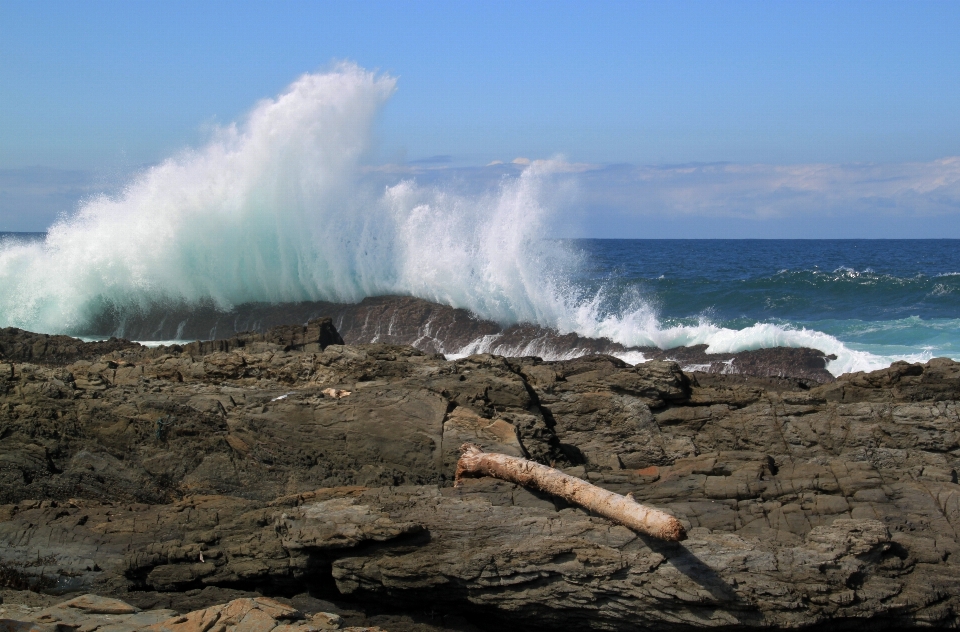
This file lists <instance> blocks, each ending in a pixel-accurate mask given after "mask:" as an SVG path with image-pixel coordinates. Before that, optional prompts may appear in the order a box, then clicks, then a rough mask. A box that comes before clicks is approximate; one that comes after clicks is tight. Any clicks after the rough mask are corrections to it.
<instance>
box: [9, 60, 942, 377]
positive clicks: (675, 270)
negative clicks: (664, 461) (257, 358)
mask: <svg viewBox="0 0 960 632" xmlns="http://www.w3.org/2000/svg"><path fill="white" fill-rule="evenodd" d="M395 89H396V81H395V79H393V78H392V77H389V76H386V75H378V74H376V73H372V72H369V71H366V70H364V69H362V68H360V67H358V66H356V65H352V64H349V63H345V64H341V65H339V66H337V67H335V68H334V69H332V70H330V71H329V72H322V73H315V74H307V75H304V76H303V77H301V78H300V79H298V80H297V81H295V82H294V83H293V84H291V85H290V86H289V87H288V88H287V89H286V90H285V91H284V92H283V93H282V94H280V95H278V96H277V97H275V98H272V99H266V100H264V101H262V102H260V103H259V104H257V105H256V106H255V107H254V108H253V109H252V110H251V111H250V112H249V114H248V115H247V116H246V117H245V118H243V119H242V120H240V121H239V122H237V123H234V124H231V125H227V126H223V127H221V128H218V129H217V130H216V132H215V133H213V134H212V136H211V138H210V140H209V142H208V143H207V144H206V145H203V146H201V147H199V148H195V149H188V150H184V151H182V152H180V153H178V154H176V155H174V156H172V157H170V158H169V159H167V160H165V161H164V162H162V163H160V164H158V165H155V166H152V167H149V168H146V169H144V170H143V171H142V172H141V173H139V174H138V175H137V176H135V177H134V178H133V179H131V181H130V182H129V183H128V184H127V185H126V187H124V188H123V189H122V190H121V191H119V192H118V193H116V194H114V195H109V196H108V195H101V196H98V197H93V198H90V199H87V200H85V201H84V202H83V203H82V204H81V205H80V207H79V208H78V209H77V210H76V212H74V213H72V214H71V213H67V214H65V215H64V217H63V218H62V219H61V220H60V221H59V222H57V223H56V224H54V225H53V226H51V227H50V228H49V230H48V231H47V232H46V233H45V235H43V236H42V238H39V239H38V238H36V237H33V238H29V239H27V238H23V239H20V238H14V237H10V236H7V237H4V238H3V239H2V240H0V326H8V327H18V328H21V329H25V330H29V331H36V332H43V333H49V334H68V335H74V336H84V337H88V338H97V337H110V336H116V337H124V338H128V339H139V340H144V341H164V340H166V341H187V340H190V339H203V340H210V339H214V338H218V337H226V336H229V335H231V333H233V332H241V331H244V330H250V329H253V330H262V328H263V327H269V326H270V325H271V324H281V323H284V324H286V323H293V322H300V323H303V322H306V320H307V319H308V318H309V317H311V316H313V315H330V314H329V313H325V312H324V310H326V311H327V312H329V309H336V310H337V313H339V314H342V315H343V319H341V320H338V322H337V325H338V327H340V328H341V330H342V331H343V334H344V336H346V338H347V339H348V340H353V341H357V342H360V341H365V342H370V341H373V340H381V339H382V340H388V339H391V338H390V337H391V336H393V334H392V333H391V331H395V330H404V331H409V330H414V329H416V330H417V333H418V338H417V339H412V340H410V339H407V338H406V337H405V336H401V338H403V340H402V342H404V343H405V344H414V345H415V346H418V347H419V348H422V349H424V350H430V351H442V352H443V353H447V354H451V355H453V356H459V355H465V354H470V353H474V352H479V351H490V352H496V353H500V354H505V355H518V356H519V355H538V356H541V357H544V358H549V359H561V358H569V357H573V356H574V355H577V354H581V353H585V352H596V351H603V352H605V353H613V354H615V355H618V356H619V357H621V358H623V359H624V360H626V361H628V362H631V363H635V362H638V361H641V360H644V359H652V358H658V357H664V355H663V354H662V353H661V352H662V351H664V350H671V349H678V350H677V351H675V352H673V353H672V354H668V355H670V357H675V358H676V359H678V360H680V361H681V362H684V363H685V364H684V365H685V366H688V367H694V366H695V365H698V364H700V365H711V366H712V365H716V369H717V370H720V368H722V367H720V365H719V364H717V362H721V363H726V365H729V363H730V360H731V358H732V357H733V355H732V354H737V353H741V352H754V351H758V350H762V349H773V348H781V347H785V348H796V349H812V350H816V352H819V353H820V354H821V356H822V357H825V358H828V360H827V363H826V368H827V371H828V372H829V373H830V374H831V375H833V376H838V375H841V374H843V373H846V372H851V371H859V370H872V369H878V368H882V367H885V366H888V365H890V364H891V363H892V362H894V361H897V360H908V361H925V360H928V359H930V358H932V357H934V356H947V357H957V358H960V339H958V338H957V335H956V334H955V332H956V331H958V330H960V328H958V327H957V326H956V322H955V319H953V317H952V314H956V313H957V305H956V301H958V300H960V285H958V284H960V276H957V275H956V274H955V272H956V270H960V261H956V260H955V259H956V257H957V255H956V253H955V252H953V250H956V249H953V250H951V248H949V247H947V248H943V247H938V246H936V244H933V245H924V246H923V248H922V250H921V251H920V252H919V254H918V255H917V256H914V254H915V253H914V252H913V251H910V253H909V256H902V257H900V259H897V256H896V250H897V249H901V250H902V249H903V248H905V246H903V245H902V244H899V245H897V248H894V249H893V251H892V252H893V254H891V253H890V252H887V251H882V252H881V251H878V252H877V256H876V257H872V255H871V256H867V257H866V258H865V259H864V258H863V257H860V258H858V257H859V255H858V254H857V253H858V252H860V251H862V250H863V249H862V248H861V247H860V246H857V245H856V244H840V245H820V246H817V245H816V244H814V245H810V244H805V245H802V246H796V245H790V244H775V245H773V246H770V247H765V246H757V245H756V244H754V245H752V246H751V245H750V244H749V243H746V242H745V243H744V244H739V245H728V244H719V245H717V246H716V247H714V246H710V245H704V244H701V245H699V246H698V245H696V244H689V243H678V244H676V245H670V244H666V245H664V244H660V245H659V246H657V245H655V244H649V243H646V244H639V245H638V244H630V243H624V244H621V243H618V242H615V241H611V242H603V243H600V242H591V241H589V240H557V239H549V237H550V234H551V231H552V230H553V228H555V227H556V226H557V225H559V224H562V223H564V222H565V219H564V218H565V216H564V213H565V212H566V211H567V210H569V206H570V205H571V204H574V203H575V200H576V170H577V169H578V168H579V167H577V166H576V165H571V164H569V163H567V162H565V161H564V160H562V159H559V158H558V159H552V160H535V161H533V162H532V163H531V164H529V165H525V166H509V167H503V168H502V171H497V172H496V177H489V176H484V178H485V180H484V181H485V182H492V184H491V185H490V186H488V187H486V188H483V187H480V188H481V189H482V190H480V191H479V192H478V190H477V187H458V186H457V184H456V183H457V177H451V178H449V179H448V180H443V179H442V178H440V179H439V180H438V179H437V178H436V177H434V178H433V179H432V180H431V179H429V178H421V179H420V181H418V177H419V176H418V174H417V173H416V172H415V170H410V169H409V168H405V167H404V166H403V165H386V166H384V165H370V164H368V163H367V162H366V160H367V156H368V154H369V149H370V146H371V136H372V133H373V129H374V126H375V121H376V118H377V115H378V113H379V112H380V111H381V109H382V108H383V107H384V106H385V105H386V103H387V101H388V100H389V98H390V96H391V95H392V94H393V92H394V91H395ZM491 169H501V167H491ZM463 178H467V176H466V175H465V176H463ZM66 210H67V209H65V211H66ZM811 243H812V242H811ZM758 248H759V250H758ZM763 248H766V250H764V249H763ZM798 248H799V249H798ZM858 248H859V250H858ZM938 248H939V249H938ZM888 250H889V249H888ZM923 251H929V252H928V253H927V255H929V256H927V255H924V252H923ZM951 253H953V254H951ZM781 259H783V263H782V265H784V266H785V267H784V269H783V270H780V269H779V268H777V269H776V270H768V269H766V268H765V267H764V265H761V263H762V262H767V263H766V264H765V265H767V266H769V265H770V262H772V261H774V260H776V265H777V266H779V265H781ZM861 259H863V261H861ZM874 259H877V261H874ZM901 259H902V261H901ZM920 259H923V260H924V263H923V264H922V265H920V267H919V268H917V267H916V264H915V263H910V262H916V261H918V260H920ZM644 262H646V263H644ZM758 262H760V263H758ZM938 262H939V263H938ZM821 263H822V264H823V265H824V266H827V267H826V268H822V267H820V264H821ZM849 264H855V265H856V266H859V267H858V268H850V267H845V266H848V265H849ZM885 264H890V265H891V266H893V268H895V269H893V268H892V271H891V272H889V273H888V272H885V271H882V270H881V271H879V272H875V271H874V268H872V267H870V266H874V267H876V268H877V269H878V270H879V269H880V267H882V265H885ZM751 266H752V267H751ZM911 266H913V267H911ZM944 266H945V267H944ZM951 275H952V276H951ZM389 297H406V298H408V299H419V300H421V301H426V302H428V303H429V304H432V305H433V306H431V307H429V308H418V309H419V310H420V311H423V310H424V309H428V310H432V313H434V314H435V315H436V316H437V319H436V320H435V321H433V322H428V321H423V320H421V319H419V318H418V317H417V315H416V314H414V313H412V312H411V310H410V309H408V308H407V307H406V304H402V305H401V307H398V308H396V309H393V308H389V307H387V308H384V309H385V310H386V311H392V313H393V314H394V315H396V316H397V318H396V319H394V320H392V321H390V322H385V321H382V320H378V321H377V326H378V327H381V331H380V332H378V333H375V334H372V335H370V336H368V337H363V336H360V335H358V336H357V337H351V336H352V335H353V334H352V332H351V326H350V325H349V323H348V321H349V320H350V319H351V318H352V317H353V316H351V314H353V315H354V316H355V315H358V314H360V313H362V312H364V311H367V312H369V311H370V310H371V305H372V304H374V303H378V304H379V303H385V304H388V303H390V301H391V300H398V301H401V302H402V300H403V299H392V298H389ZM371 301H372V302H373V303H371ZM311 305H314V306H316V305H321V306H323V309H319V308H315V307H310V306H311ZM329 305H336V306H337V307H335V308H329V309H328V306H329ZM350 306H353V307H350ZM891 306H893V307H891ZM444 308H447V309H448V311H451V312H456V313H457V314H459V315H458V316H457V317H456V318H457V319H458V324H457V326H456V327H447V326H446V325H445V324H444V322H445V321H447V320H449V318H448V316H446V315H444V314H441V312H442V310H443V309H444ZM894 308H895V309H894ZM459 310H466V312H469V314H470V318H473V319H475V320H476V324H475V325H473V327H472V328H473V330H474V331H473V333H476V334H477V335H476V336H473V337H468V335H467V334H468V333H470V332H469V331H468V330H469V329H470V325H469V323H467V322H466V317H465V316H462V315H463V314H465V313H466V312H462V311H459ZM413 311H417V310H413ZM261 313H269V314H271V316H270V318H266V317H265V319H264V321H263V322H262V323H261V322H260V321H258V320H257V318H258V315H259V314H261ZM408 316H409V317H410V318H411V319H412V320H409V321H406V320H404V318H406V317H408ZM384 327H385V328H386V330H385V331H383V328H384ZM445 327H446V331H445V333H440V334H438V333H437V332H438V331H440V330H441V329H444V328H445ZM361 329H363V327H361ZM366 329H367V330H369V327H367V328H366ZM378 336H380V338H378ZM686 348H692V349H694V350H695V351H694V352H692V354H693V355H691V356H690V358H688V359H683V358H682V357H681V356H684V357H686V355H687V354H688V352H687V351H685V350H684V349H686ZM696 350H700V351H704V352H706V353H708V354H726V355H725V357H723V358H720V356H718V355H711V356H709V357H707V356H704V355H703V354H699V355H698V353H699V351H696ZM693 356H696V358H694V357H693ZM730 370H733V368H731V369H730Z"/></svg>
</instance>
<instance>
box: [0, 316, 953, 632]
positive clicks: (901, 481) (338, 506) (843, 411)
mask: <svg viewBox="0 0 960 632" xmlns="http://www.w3.org/2000/svg"><path fill="white" fill-rule="evenodd" d="M367 307H370V306H369V305H368V306H367ZM414 307H416V306H415V305H414ZM420 307H422V305H421V306H420ZM411 309H413V307H411ZM435 316H436V315H434V316H433V320H432V321H431V322H434V323H436V322H437V321H436V319H435ZM351 322H353V324H350V323H351ZM357 322H359V321H348V320H347V319H346V318H345V317H344V318H343V319H342V320H341V321H340V324H341V325H343V324H344V323H346V326H345V327H344V328H343V329H340V330H339V331H338V329H339V328H338V327H336V325H337V324H338V323H337V321H336V320H331V319H329V318H328V319H320V320H314V321H311V322H310V323H309V324H308V325H306V326H292V327H290V326H287V327H279V328H275V329H264V328H262V327H261V328H260V330H259V331H258V332H256V333H250V334H243V335H231V336H230V337H229V338H227V339H222V340H215V341H211V342H198V343H192V344H190V345H185V346H173V347H160V348H146V347H143V346H140V345H137V344H136V343H130V342H127V341H124V340H119V339H113V340H109V341H105V342H100V343H83V342H80V341H78V340H75V339H71V338H67V337H59V336H42V335H38V334H30V333H28V332H22V331H19V330H12V329H7V330H3V331H0V354H2V358H0V587H2V588H3V592H2V593H0V594H2V596H3V598H4V602H5V603H4V604H2V605H0V608H2V609H3V610H2V612H0V619H5V620H0V630H6V629H11V630H28V629H36V630H43V629H83V630H85V631H92V630H103V631H106V630H118V631H119V630H135V629H155V630H159V629H161V627H156V626H161V624H162V625H164V626H166V627H163V628H162V629H171V630H173V629H177V630H184V631H186V630H192V629H197V630H200V629H203V630H206V629H237V630H241V629H244V627H243V626H244V625H246V624H244V623H243V620H244V619H243V618H244V617H246V616H250V617H251V619H250V625H251V626H252V625H253V622H254V620H255V619H256V620H258V621H259V622H260V623H259V624H258V625H261V626H262V627H257V628H256V629H264V630H269V629H278V630H279V629H284V627H288V626H299V628H300V629H308V628H309V626H314V628H315V629H330V628H321V627H318V626H320V624H321V623H320V622H321V619H323V621H327V619H324V617H322V616H320V613H327V614H329V616H330V617H331V619H330V621H333V620H334V619H333V618H332V617H334V616H336V617H339V618H340V620H341V622H340V623H338V624H337V625H340V626H342V627H347V626H359V627H372V626H380V627H382V628H383V629H385V630H387V631H388V632H400V631H402V630H423V631H427V630H438V631H439V630H501V629H525V630H527V629H533V630H537V629H595V630H642V629H657V630H690V629H706V628H711V629H726V630H730V629H737V630H744V629H769V628H776V629H781V628H782V629H795V628H806V627H810V626H814V627H816V628H818V629H858V628H859V627H864V628H866V627H869V628H871V629H882V628H890V629H893V628H902V627H926V628H930V627H935V628H948V627H956V626H958V625H960V616H958V612H960V609H958V608H960V593H958V592H957V590H956V586H957V585H960V566H958V565H957V561H956V551H957V549H958V546H960V535H958V532H957V529H956V526H957V524H958V521H960V485H958V484H957V468H958V458H960V416H958V406H957V400H958V399H960V364H958V363H955V362H953V361H950V360H945V359H935V360H931V361H930V362H928V363H926V364H923V365H921V364H906V363H897V364H894V365H893V366H891V367H890V368H888V369H885V370H882V371H876V372H873V373H869V374H863V373H857V374H851V375H843V376H841V377H840V378H838V379H836V380H834V379H833V376H830V379H829V380H828V379H826V378H823V379H822V380H821V379H816V377H815V376H816V375H818V374H817V373H816V372H815V369H816V366H815V365H816V362H815V361H816V360H817V358H819V360H818V361H819V362H820V363H821V365H820V369H821V370H822V369H823V357H822V354H821V355H820V356H815V354H808V355H807V356H796V355H792V356H791V355H790V354H796V351H797V350H771V353H770V354H769V355H770V356H771V357H774V358H777V357H780V358H781V359H780V360H777V362H787V363H786V364H784V365H783V366H782V367H781V369H782V370H776V371H772V370H770V366H771V364H770V362H772V361H771V360H769V359H768V360H767V364H764V363H763V362H761V361H759V360H758V362H757V363H756V365H755V370H753V371H752V374H751V370H750V369H749V367H750V364H749V363H748V362H741V367H742V368H741V370H740V371H739V372H738V373H736V374H724V373H723V372H721V371H713V370H710V367H711V366H712V363H709V364H707V366H705V367H703V368H706V369H708V371H703V372H697V371H693V372H685V371H683V370H682V369H681V365H680V364H678V363H676V362H671V361H663V360H654V361H651V362H647V363H644V364H640V365H637V366H630V365H628V364H626V363H624V362H622V361H621V360H618V359H617V358H615V357H612V356H610V355H605V354H603V353H596V354H594V355H587V356H584V357H579V358H575V359H569V360H561V361H554V362H546V361H542V360H540V359H539V358H536V357H529V356H528V357H512V358H507V357H501V356H497V355H490V354H479V355H472V356H469V357H465V358H462V359H460V360H456V361H448V360H446V359H445V358H444V357H443V356H442V355H439V354H437V353H431V352H429V350H428V351H427V352H425V351H423V350H421V349H417V348H414V347H412V346H409V342H408V343H405V344H395V343H396V342H397V340H396V339H399V338H403V337H404V336H409V335H413V334H412V333H409V332H408V333H403V332H400V333H397V332H396V331H394V333H391V334H390V336H393V337H394V338H391V339H390V340H388V341H387V342H389V343H390V344H386V343H383V342H381V343H377V344H347V345H344V344H342V343H343V342H344V341H346V342H347V343H351V342H352V339H351V336H356V337H359V334H357V333H356V332H357V331H360V329H358V325H357ZM366 322H368V323H369V322H370V321H366ZM381 329H382V328H381ZM411 331H412V332H414V333H415V332H416V331H419V330H418V329H416V328H413V329H411ZM368 333H369V332H368ZM348 334H349V335H348ZM401 334H402V335H401ZM498 335H504V332H502V331H501V332H500V333H499V334H498ZM381 337H383V336H382V332H381ZM576 344H585V343H581V342H576ZM597 344H599V343H597ZM421 346H423V343H422V342H421ZM599 350H602V349H598V350H595V351H599ZM607 351H608V352H609V349H608V350H607ZM801 351H802V350H801ZM691 353H696V350H694V351H693V352H691ZM778 354H779V355H778ZM788 356H789V360H788V361H784V360H783V359H782V358H786V357H788ZM798 357H801V358H805V359H804V362H807V361H809V362H810V363H812V368H811V369H810V370H811V371H814V373H812V374H804V373H803V371H802V370H799V369H798V370H796V371H791V370H790V368H789V362H790V361H793V362H796V360H797V358H798ZM700 364H704V363H700ZM797 366H800V365H797ZM800 368H801V369H802V368H803V367H802V366H800ZM808 368H809V367H808ZM823 372H824V373H826V371H825V370H824V371H823ZM827 375H829V374H827ZM329 389H335V390H334V391H329ZM341 391H342V392H348V393H349V394H347V395H345V396H341V394H340V392H341ZM331 393H334V394H335V395H333V394H331ZM465 441H470V442H473V443H477V444H479V445H481V446H482V447H483V448H484V449H485V450H488V451H494V452H501V453H504V454H510V455H515V456H526V457H528V458H531V459H534V460H536V461H539V462H541V463H544V464H548V465H552V466H554V467H557V468H559V469H561V470H563V471H564V472H566V473H568V474H570V475H573V476H577V477H580V478H583V479H585V480H588V481H590V482H592V483H594V484H596V485H599V486H601V487H604V488H606V489H609V490H611V491H615V492H618V493H622V494H626V493H632V494H633V495H634V496H635V497H636V498H637V500H638V501H641V502H644V503H646V504H649V505H653V506H655V507H658V508H660V509H663V510H665V511H667V512H669V513H671V514H673V515H674V516H676V517H677V518H679V519H680V520H681V522H683V524H684V527H685V528H686V530H687V532H688V533H689V536H690V537H689V539H688V540H686V541H684V542H682V543H663V542H658V541H655V540H651V539H649V538H646V537H645V536H640V535H638V534H636V533H634V532H632V531H630V530H628V529H626V528H625V527H622V526H617V525H614V524H612V523H610V522H609V521H607V520H605V519H602V518H599V517H596V516H592V515H590V514H588V513H587V512H585V511H583V510H581V509H579V508H576V507H571V506H567V505H566V504H565V503H563V502H562V501H558V500H557V499H555V498H550V497H546V496H544V495H542V494H539V493H536V492H532V491H529V490H526V489H523V488H519V487H517V486H514V485H511V484H507V483H504V482H502V481H497V480H494V479H476V480H468V481H465V484H464V485H463V486H462V487H460V488H454V487H453V486H452V482H453V473H454V467H455V463H456V459H457V456H458V453H457V449H458V447H459V446H460V445H461V444H462V443H463V442H465ZM83 595H87V596H83ZM76 599H81V602H77V603H81V604H87V605H86V606H82V607H81V606H76V605H63V604H64V602H66V603H67V604H69V603H70V600H76ZM111 599H115V600H119V601H118V602H113V601H97V600H111ZM83 600H86V601H83ZM238 600H239V601H238ZM257 600H260V601H257ZM120 602H122V604H123V605H118V604H119V603H120ZM97 603H100V604H103V603H105V604H107V605H105V606H104V605H101V606H98V605H96V604H97ZM58 604H60V605H58ZM90 604H94V605H90ZM225 604H226V605H225ZM57 608H59V610H56V609H57ZM84 608H86V609H87V610H89V612H88V613H87V614H88V615H89V617H88V618H87V619H84V620H83V621H80V619H79V618H77V617H74V618H73V619H69V620H68V619H64V618H62V617H61V618H60V619H57V618H56V617H60V616H61V615H63V616H66V614H69V615H71V616H72V615H76V614H77V613H78V612H80V611H83V610H84ZM98 608H99V609H100V610H103V609H104V608H106V609H107V610H109V609H111V608H113V609H114V610H117V609H120V610H123V609H124V608H126V609H127V610H124V612H125V613H126V614H124V615H123V616H127V617H134V616H139V617H141V618H140V619H129V621H126V620H125V621H126V622H120V621H112V622H111V621H108V620H102V621H101V620H97V619H95V617H98V616H99V617H103V616H120V615H115V614H111V613H109V612H106V613H105V612H99V611H97V609H98ZM211 608H212V609H213V610H210V609H211ZM218 608H219V609H218ZM51 609H53V610H51ZM46 610H50V612H46V614H45V615H44V614H43V611H46ZM54 610H56V612H54ZM198 611H202V612H204V613H205V614H196V613H197V612H198ZM57 612H59V613H60V614H57ZM151 612H152V613H153V614H149V613H151ZM64 613H66V614H64ZM189 613H195V614H193V615H190V614H189ZM223 613H227V614H223ZM251 613H255V614H251ZM256 613H260V614H256ZM162 615H169V616H167V618H166V619H162V620H161V619H160V618H159V617H161V616H162ZM43 616H48V618H47V619H44V620H41V618H42V617H43ZM85 616H86V615H85ZM151 617H152V618H151ZM231 617H232V618H231ZM238 617H239V618H238ZM148 619H149V621H148ZM181 619H182V620H181ZM268 619H269V620H268ZM17 621H20V622H21V623H16V622H17ZM78 621H79V623H77V622H78ZM98 621H99V622H98ZM211 621H212V622H211ZM173 622H176V623H173ZM141 623H142V625H141ZM207 624H209V625H207ZM58 625H59V626H61V627H60V628H57V627H56V626H58ZM111 625H113V626H115V627H110V626H111ZM215 625H218V626H220V628H215V627H214V626H215ZM324 625H328V624H327V623H324ZM329 625H334V624H333V623H329ZM4 626H6V627H4ZM17 626H19V627H17ZM30 626H33V627H30ZM42 626H48V627H46V628H44V627H42ZM51 626H52V627H51ZM71 626H74V627H73V628H71ZM78 626H82V627H78ZM124 626H125V627H124ZM138 626H139V627H138ZM149 626H154V627H149ZM191 626H193V627H191ZM204 626H207V627H204ZM231 626H232V627H231ZM248 629H254V628H253V627H250V628H248ZM289 629H293V627H289Z"/></svg>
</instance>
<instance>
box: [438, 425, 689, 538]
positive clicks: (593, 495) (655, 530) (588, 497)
mask: <svg viewBox="0 0 960 632" xmlns="http://www.w3.org/2000/svg"><path fill="white" fill-rule="evenodd" d="M460 453H461V455H460V460H459V461H457V481H456V484H457V485H458V486H459V485H460V480H461V479H462V478H464V477H479V476H492V477H494V478H499V479H502V480H505V481H510V482H511V483H516V484H518V485H522V486H524V487H531V488H533V489H538V490H540V491H542V492H544V493H547V494H550V495H552V496H558V497H560V498H563V499H564V500H566V501H568V502H570V503H573V504H575V505H579V506H581V507H583V508H584V509H588V510H590V511H592V512H593V513H596V514H599V515H601V516H603V517H604V518H608V519H610V520H613V521H614V522H618V523H620V524H622V525H623V526H625V527H629V528H630V529H633V530H634V531H638V532H640V533H645V534H647V535H650V536H653V537H655V538H659V539H661V540H671V541H674V542H678V541H680V540H685V539H686V537H687V532H686V530H684V528H683V525H682V524H680V521H679V520H677V519H676V518H674V517H673V516H671V515H670V514H668V513H665V512H663V511H660V510H659V509H653V508H652V507H647V506H645V505H641V504H640V503H638V502H637V501H635V500H634V499H633V497H632V496H629V495H627V496H621V495H620V494H615V493H613V492H611V491H607V490H605V489H603V488H600V487H597V486H596V485H591V484H590V483H588V482H586V481H584V480H581V479H579V478H576V477H573V476H569V475H567V474H564V473H563V472H561V471H559V470H557V469H555V468H552V467H548V466H546V465H540V464H539V463H535V462H533V461H528V460H527V459H521V458H519V457H515V456H507V455H506V454H494V453H487V452H484V451H483V450H482V449H480V446H477V445H474V444H472V443H464V444H463V445H462V446H460Z"/></svg>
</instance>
